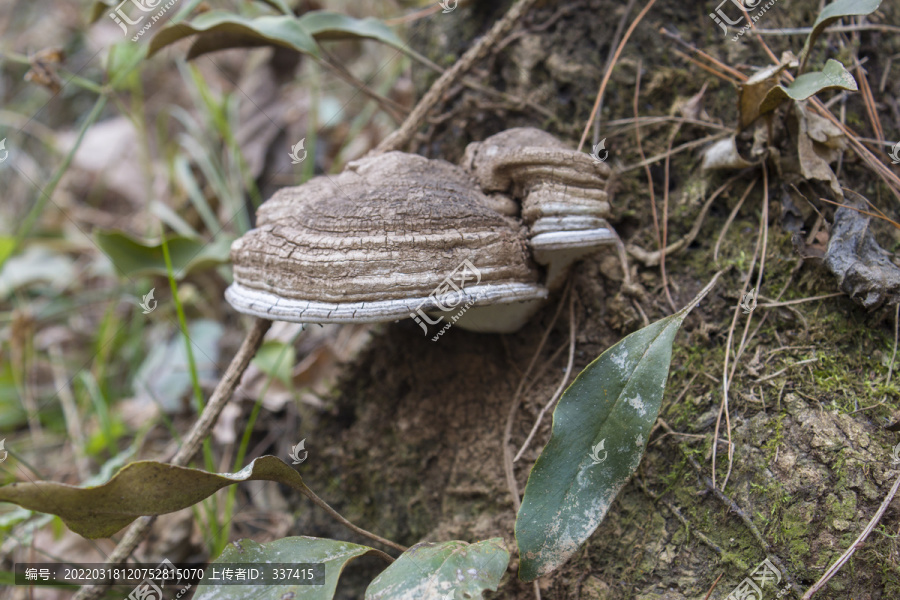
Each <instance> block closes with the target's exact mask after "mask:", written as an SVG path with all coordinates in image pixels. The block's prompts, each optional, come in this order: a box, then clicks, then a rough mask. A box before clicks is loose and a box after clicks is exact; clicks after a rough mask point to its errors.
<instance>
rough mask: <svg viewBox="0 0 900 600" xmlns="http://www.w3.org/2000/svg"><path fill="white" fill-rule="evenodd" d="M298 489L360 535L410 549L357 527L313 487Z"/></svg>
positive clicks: (402, 550)
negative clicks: (317, 493) (314, 490)
mask: <svg viewBox="0 0 900 600" xmlns="http://www.w3.org/2000/svg"><path fill="white" fill-rule="evenodd" d="M297 489H299V491H300V492H301V493H302V494H303V495H304V496H306V497H307V498H309V499H310V500H312V501H313V504H315V505H316V506H318V507H319V508H321V509H322V510H324V511H325V512H327V513H328V514H329V515H331V518H333V519H334V520H336V521H337V522H339V523H340V524H341V525H343V526H344V527H346V528H347V529H350V530H352V531H355V532H356V533H358V534H359V535H362V536H365V537H367V538H369V539H372V540H375V541H376V542H378V543H380V544H384V545H385V546H390V547H391V548H393V549H394V550H399V551H400V552H406V550H407V549H408V548H407V547H406V546H401V545H400V544H397V543H395V542H392V541H391V540H386V539H384V538H383V537H381V536H378V535H375V534H374V533H371V532H369V531H366V530H365V529H363V528H362V527H357V526H356V525H354V524H353V523H351V522H350V521H348V520H347V519H345V518H344V517H342V516H341V514H340V513H339V512H338V511H336V510H334V509H333V508H331V507H330V506H328V503H327V502H325V501H324V500H322V499H321V498H319V497H318V496H317V495H316V494H315V492H313V491H312V490H311V489H309V488H308V487H306V485H303V486H302V487H300V488H297ZM391 561H393V559H391Z"/></svg>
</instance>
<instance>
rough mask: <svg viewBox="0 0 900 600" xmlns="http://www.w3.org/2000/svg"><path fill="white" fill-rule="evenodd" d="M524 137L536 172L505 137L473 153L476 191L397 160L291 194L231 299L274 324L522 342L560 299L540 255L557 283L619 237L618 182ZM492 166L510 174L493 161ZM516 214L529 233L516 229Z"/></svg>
mask: <svg viewBox="0 0 900 600" xmlns="http://www.w3.org/2000/svg"><path fill="white" fill-rule="evenodd" d="M512 131H513V132H526V133H528V135H530V137H529V139H530V140H533V141H534V145H532V146H526V147H525V148H524V150H525V153H524V158H523V157H520V159H519V162H516V159H515V158H514V148H513V147H512V146H513V145H514V144H500V143H497V144H494V143H492V140H498V139H499V141H500V142H505V141H506V140H512V141H513V142H515V140H516V139H517V138H515V136H512V137H510V136H507V137H500V136H504V135H505V134H507V133H509V132H504V133H502V134H499V135H498V136H494V137H492V138H489V139H488V140H486V141H485V142H482V145H481V146H476V145H474V144H473V145H470V147H469V149H467V152H466V157H467V159H470V158H473V157H474V165H475V168H474V169H473V171H474V173H475V176H474V177H473V176H472V175H471V174H470V173H469V172H467V170H466V169H464V168H461V167H458V166H455V165H453V164H450V163H448V162H446V161H442V160H431V159H427V158H424V157H422V156H418V155H414V154H407V153H404V152H388V153H385V154H379V155H374V156H367V157H365V158H362V159H360V160H358V161H354V162H352V163H350V164H349V165H348V166H347V169H346V170H345V171H343V172H342V173H340V174H338V175H333V176H320V177H315V178H313V179H311V180H310V181H308V182H307V183H305V184H303V185H301V186H297V187H291V188H284V189H282V190H279V191H278V192H277V193H276V194H275V195H274V196H273V197H272V198H271V199H269V200H268V201H266V202H265V203H263V205H262V206H260V208H259V210H258V212H257V226H256V228H255V229H253V230H251V231H249V232H247V234H245V235H244V236H243V237H241V238H240V239H238V240H236V241H235V242H234V243H233V244H232V248H231V255H232V262H233V264H234V283H233V284H232V285H231V286H229V288H228V290H227V291H226V293H225V297H226V299H227V300H228V302H229V303H230V304H231V305H232V306H233V307H234V308H235V309H236V310H238V311H240V312H243V313H246V314H250V315H255V316H258V317H261V318H264V319H270V320H284V321H293V322H300V323H352V322H368V323H374V322H384V321H396V320H398V319H403V318H407V317H411V318H413V319H414V320H415V321H416V322H417V323H418V324H419V325H420V326H421V327H422V328H423V329H424V330H425V331H426V333H427V332H428V328H427V325H426V324H432V325H433V324H436V323H437V318H436V317H438V318H439V317H440V316H441V315H444V314H447V313H450V312H452V314H453V315H454V317H455V318H454V324H455V325H458V326H460V327H463V328H466V329H471V330H475V331H485V332H510V331H515V330H517V329H519V328H520V327H521V326H522V325H524V323H525V322H527V320H528V319H529V318H530V317H531V316H532V315H533V314H534V313H535V312H536V311H537V310H538V309H539V308H540V307H541V305H542V304H543V303H544V302H545V301H546V298H547V296H548V288H547V286H546V285H545V283H544V282H543V280H544V279H545V275H544V273H543V272H542V269H541V268H540V267H538V266H537V264H535V262H534V260H532V251H531V248H533V249H534V252H533V254H534V256H535V258H536V259H537V261H538V262H540V263H541V264H545V265H548V267H549V273H550V275H551V276H553V277H555V278H557V279H559V278H561V277H562V276H563V275H564V274H565V272H566V270H567V268H568V265H570V264H571V262H572V261H573V260H574V259H575V258H578V257H579V256H583V255H584V254H585V253H587V252H590V251H592V250H594V249H596V248H597V247H598V245H599V244H601V243H604V242H606V240H607V237H608V236H609V235H612V236H615V234H614V233H613V232H612V230H611V229H609V230H608V231H606V233H605V234H602V235H601V234H600V233H599V232H602V231H604V226H605V227H608V225H606V222H605V220H603V218H602V217H605V216H607V215H608V212H609V205H608V203H607V202H606V194H605V192H603V190H602V187H605V176H604V175H605V174H606V171H604V170H603V169H597V168H596V167H594V166H593V164H592V161H591V159H590V158H589V157H587V155H582V154H580V153H577V152H574V151H571V150H566V149H565V148H564V147H562V146H561V144H560V143H559V142H558V141H556V140H555V138H553V137H552V136H549V135H548V134H543V132H539V131H537V130H512ZM548 144H553V145H548ZM479 148H480V150H478V149H479ZM495 148H496V149H497V151H496V153H495V150H494V149H495ZM490 153H495V154H496V156H499V157H500V158H501V159H502V160H501V161H500V162H495V163H492V162H491V161H490V160H485V159H486V158H488V156H487V155H488V154H490ZM470 154H471V155H472V156H470ZM585 160H586V161H587V162H586V163H585V162H584V161H585ZM563 166H564V168H563ZM603 167H605V165H603ZM607 171H608V169H607ZM485 183H487V185H485ZM479 184H480V187H479ZM483 189H484V190H485V191H490V192H495V194H494V195H492V196H488V195H486V194H485V193H484V191H482V190H483ZM517 200H522V216H523V220H524V222H525V224H527V225H529V227H525V226H523V224H522V223H521V222H520V221H519V220H517V219H516V218H515V217H516V215H515V213H516V212H518V211H517V208H518V205H517V204H516V203H515V202H514V201H517ZM598 215H599V216H598ZM604 236H606V237H604ZM529 239H530V243H529ZM614 239H615V237H613V240H614ZM597 240H603V241H602V242H598V241H597ZM573 249H574V250H573ZM560 257H562V258H560ZM463 309H465V310H463Z"/></svg>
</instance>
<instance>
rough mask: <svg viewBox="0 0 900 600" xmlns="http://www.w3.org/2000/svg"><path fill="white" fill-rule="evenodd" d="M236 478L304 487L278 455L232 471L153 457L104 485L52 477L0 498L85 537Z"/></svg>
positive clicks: (181, 503)
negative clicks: (81, 484)
mask: <svg viewBox="0 0 900 600" xmlns="http://www.w3.org/2000/svg"><path fill="white" fill-rule="evenodd" d="M241 481H277V482H279V483H283V484H285V485H287V486H290V487H292V488H294V489H298V490H306V489H308V488H306V485H305V484H304V483H303V478H302V477H300V474H299V473H297V471H295V470H294V469H292V468H291V467H290V466H288V465H287V464H285V463H284V462H283V461H282V460H281V459H279V458H276V457H274V456H261V457H259V458H257V459H256V460H254V461H253V462H251V463H250V464H249V465H247V466H246V467H244V468H243V469H241V470H240V471H239V472H237V473H207V472H206V471H201V470H199V469H189V468H187V467H176V466H174V465H169V464H166V463H160V462H155V461H149V460H145V461H139V462H133V463H130V464H128V465H126V466H125V467H124V468H123V469H122V470H121V471H119V472H118V473H116V474H115V475H114V476H113V478H112V479H110V480H109V481H108V482H106V483H105V484H103V485H98V486H93V487H84V488H79V487H75V486H72V485H66V484H64V483H56V482H53V481H30V482H27V483H14V484H11V485H7V486H3V487H0V502H11V503H13V504H17V505H19V506H21V507H23V508H27V509H29V510H36V511H38V512H42V513H48V514H53V515H57V516H59V517H60V518H61V519H62V520H63V522H64V523H65V524H66V525H67V526H68V527H69V529H71V530H72V531H74V532H75V533H77V534H79V535H82V536H84V537H86V538H101V537H109V536H111V535H113V534H115V533H116V532H117V531H119V530H120V529H122V528H123V527H125V526H126V525H128V524H129V523H131V522H132V521H133V520H135V519H136V518H138V517H141V516H148V515H162V514H166V513H170V512H175V511H176V510H181V509H183V508H187V507H189V506H193V505H194V504H196V503H198V502H200V501H201V500H203V499H204V498H207V497H209V496H211V495H212V494H214V493H216V492H217V491H219V490H220V489H222V488H224V487H227V486H229V485H232V484H234V483H238V482H241Z"/></svg>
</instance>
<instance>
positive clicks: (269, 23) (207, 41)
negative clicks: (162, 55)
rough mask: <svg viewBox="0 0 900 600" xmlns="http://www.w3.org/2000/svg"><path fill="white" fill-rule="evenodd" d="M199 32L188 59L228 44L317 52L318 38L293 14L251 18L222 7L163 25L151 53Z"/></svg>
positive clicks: (151, 47)
mask: <svg viewBox="0 0 900 600" xmlns="http://www.w3.org/2000/svg"><path fill="white" fill-rule="evenodd" d="M196 34H199V35H198V38H197V40H196V41H195V42H194V45H193V46H191V49H190V50H189V51H188V56H187V58H188V60H190V59H192V58H196V57H197V56H200V55H202V54H205V53H207V52H214V51H216V50H223V49H225V48H235V47H247V46H267V45H276V46H283V47H285V48H292V49H294V50H297V51H298V52H302V53H304V54H311V55H313V56H318V54H319V48H318V46H317V45H316V41H315V40H314V39H313V38H312V36H311V35H310V34H309V32H308V31H306V29H304V28H303V26H302V25H301V24H300V21H299V20H298V19H297V18H296V17H294V16H293V15H278V16H272V15H267V16H264V17H257V18H255V19H249V18H245V17H241V16H239V15H235V14H233V13H230V12H227V11H223V10H211V11H209V12H206V13H203V14H202V15H200V16H198V17H196V18H195V19H194V20H193V21H191V22H190V23H178V24H176V25H172V26H170V27H166V28H164V29H162V30H161V31H160V32H159V33H157V34H156V35H155V36H153V40H151V42H150V51H149V52H148V55H149V56H153V55H154V54H156V53H157V52H159V51H160V50H161V49H163V48H165V47H166V46H168V45H169V44H172V43H174V42H177V41H178V40H180V39H183V38H186V37H189V36H192V35H196Z"/></svg>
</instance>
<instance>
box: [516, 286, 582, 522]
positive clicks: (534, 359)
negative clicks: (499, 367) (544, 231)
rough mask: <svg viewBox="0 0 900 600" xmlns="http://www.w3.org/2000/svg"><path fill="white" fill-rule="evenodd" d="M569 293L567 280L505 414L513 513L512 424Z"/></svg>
mask: <svg viewBox="0 0 900 600" xmlns="http://www.w3.org/2000/svg"><path fill="white" fill-rule="evenodd" d="M570 293H572V280H571V279H570V280H569V284H568V285H566V291H565V292H563V297H562V298H560V301H559V306H557V307H556V312H555V313H554V314H553V318H552V319H551V320H550V324H549V325H548V326H547V329H546V330H545V331H544V335H543V337H541V341H540V342H539V343H538V345H537V348H536V349H535V351H534V355H533V356H532V357H531V362H529V363H528V367H527V368H526V369H525V372H524V373H523V374H522V378H521V379H520V380H519V387H518V388H517V389H516V393H515V394H514V395H513V399H512V403H511V404H510V407H509V414H507V416H506V426H505V427H504V428H503V471H504V472H505V474H506V485H507V486H508V488H509V493H510V495H511V496H512V500H513V507H514V508H515V512H519V507H520V506H521V500H520V499H519V486H518V484H517V483H516V477H515V472H514V471H513V455H512V450H511V449H510V447H509V444H510V441H511V440H512V427H513V423H514V422H515V420H516V413H517V412H518V410H519V404H520V403H521V400H522V390H523V389H524V387H525V381H526V380H527V379H528V374H529V373H531V369H533V368H534V365H535V363H536V362H537V359H538V357H539V356H540V354H541V350H543V348H544V344H546V343H547V338H548V337H550V332H551V331H552V330H553V326H554V325H556V321H557V319H559V315H560V313H562V308H563V306H564V305H565V303H566V298H567V297H568V294H570Z"/></svg>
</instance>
